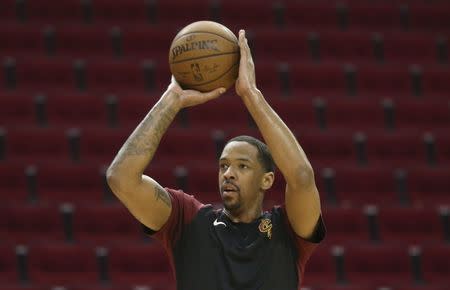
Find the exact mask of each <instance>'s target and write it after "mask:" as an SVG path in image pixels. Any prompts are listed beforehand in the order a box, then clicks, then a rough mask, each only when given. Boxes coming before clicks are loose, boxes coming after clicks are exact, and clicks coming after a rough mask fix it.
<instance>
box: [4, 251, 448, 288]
mask: <svg viewBox="0 0 450 290" xmlns="http://www.w3.org/2000/svg"><path fill="white" fill-rule="evenodd" d="M0 252H1V253H0V255H1V256H2V257H4V258H2V259H1V260H2V261H3V264H4V266H3V267H2V268H3V271H4V273H5V275H1V276H0V277H3V279H5V281H1V282H3V283H6V282H9V283H13V282H19V281H18V280H19V279H17V277H18V276H19V277H20V280H21V281H31V282H33V283H34V284H36V285H54V284H58V285H67V286H69V287H70V286H72V285H86V284H95V283H100V282H109V281H112V282H114V283H118V285H120V284H121V283H122V284H125V283H136V284H142V283H145V284H149V285H156V286H157V285H158V284H161V283H169V284H171V283H173V282H174V278H173V276H172V273H171V269H170V266H169V262H168V258H167V255H166V253H165V252H164V251H163V249H162V247H161V246H160V245H159V244H156V243H152V244H140V245H136V244H132V247H130V245H129V244H124V245H120V246H119V245H117V246H110V247H108V248H103V247H98V248H94V247H92V246H89V245H83V244H62V243H47V244H35V245H30V246H29V247H24V246H19V247H18V248H17V249H15V248H14V246H13V245H3V246H1V247H0ZM449 255H450V249H449V246H448V245H439V246H437V245H432V246H431V245H430V246H423V247H414V246H411V247H409V248H408V247H405V246H403V245H373V244H367V243H366V244H361V245H354V246H352V247H325V246H323V247H322V249H321V251H317V252H316V253H315V254H314V256H313V257H314V259H311V260H310V262H309V264H308V265H307V267H306V271H305V284H306V285H311V286H312V287H314V286H315V285H316V286H320V285H324V284H325V285H330V284H331V282H332V281H335V282H337V283H348V284H350V285H352V284H355V285H360V284H363V283H366V284H368V285H393V286H403V287H404V286H410V287H412V286H414V285H420V284H425V285H437V286H439V285H445V283H446V282H447V281H448V276H447V275H448V274H449V269H450V267H449V261H450V256H449ZM367 260H370V263H367ZM17 263H18V264H19V265H20V266H19V267H17Z"/></svg>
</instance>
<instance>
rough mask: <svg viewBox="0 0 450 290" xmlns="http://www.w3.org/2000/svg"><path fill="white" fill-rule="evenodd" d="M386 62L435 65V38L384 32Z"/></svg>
mask: <svg viewBox="0 0 450 290" xmlns="http://www.w3.org/2000/svg"><path fill="white" fill-rule="evenodd" d="M383 40H384V42H383V46H384V57H385V60H386V62H389V63H395V62H401V63H411V64H421V63H424V64H426V63H436V61H437V54H436V38H435V36H434V35H431V34H425V33H418V32H404V31H402V32H398V31H396V32H385V33H384V34H383Z"/></svg>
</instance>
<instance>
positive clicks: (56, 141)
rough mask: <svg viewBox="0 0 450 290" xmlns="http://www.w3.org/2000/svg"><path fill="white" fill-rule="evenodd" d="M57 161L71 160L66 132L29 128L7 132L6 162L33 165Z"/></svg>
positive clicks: (53, 129)
mask: <svg viewBox="0 0 450 290" xmlns="http://www.w3.org/2000/svg"><path fill="white" fill-rule="evenodd" d="M30 140H32V142H30ZM56 159H57V160H58V161H62V160H69V145H68V141H67V137H66V136H65V131H64V130H61V129H55V128H33V127H27V128H23V129H19V128H17V129H13V128H12V129H9V130H8V131H7V135H6V160H8V161H14V162H26V163H29V164H33V163H36V162H50V161H52V160H56Z"/></svg>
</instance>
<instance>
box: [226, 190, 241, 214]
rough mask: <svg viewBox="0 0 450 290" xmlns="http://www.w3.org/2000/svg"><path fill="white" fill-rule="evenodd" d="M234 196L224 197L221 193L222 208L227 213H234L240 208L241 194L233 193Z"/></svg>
mask: <svg viewBox="0 0 450 290" xmlns="http://www.w3.org/2000/svg"><path fill="white" fill-rule="evenodd" d="M235 194H236V196H234V197H231V196H226V195H223V193H222V202H223V207H224V208H225V209H226V210H227V211H229V212H236V211H238V210H239V209H240V208H241V205H242V203H241V194H240V193H239V192H235Z"/></svg>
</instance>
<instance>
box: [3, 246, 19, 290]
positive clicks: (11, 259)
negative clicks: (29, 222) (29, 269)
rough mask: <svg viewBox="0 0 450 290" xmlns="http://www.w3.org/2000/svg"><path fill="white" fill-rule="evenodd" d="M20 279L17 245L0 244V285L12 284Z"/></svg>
mask: <svg viewBox="0 0 450 290" xmlns="http://www.w3.org/2000/svg"><path fill="white" fill-rule="evenodd" d="M18 280H19V277H18V273H17V262H16V253H15V247H14V246H13V244H8V243H2V244H1V245H0V285H2V284H3V285H8V284H10V285H12V284H15V283H17V282H18Z"/></svg>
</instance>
